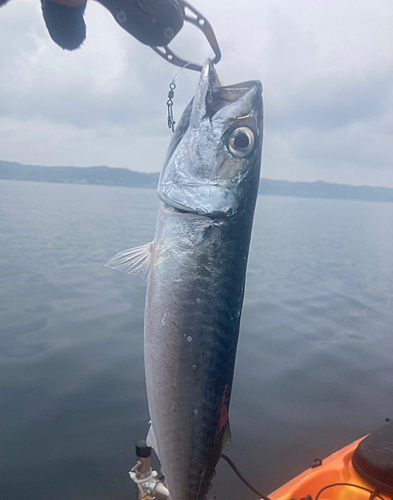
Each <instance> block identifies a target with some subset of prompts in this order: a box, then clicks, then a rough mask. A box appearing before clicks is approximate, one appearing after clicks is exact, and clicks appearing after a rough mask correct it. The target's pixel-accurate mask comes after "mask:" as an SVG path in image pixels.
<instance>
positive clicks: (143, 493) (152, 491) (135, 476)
mask: <svg viewBox="0 0 393 500" xmlns="http://www.w3.org/2000/svg"><path fill="white" fill-rule="evenodd" d="M135 449H136V456H137V459H138V461H137V463H136V464H135V465H134V467H133V468H132V469H131V470H130V472H129V474H130V478H131V479H132V480H133V481H134V483H135V484H136V485H137V487H138V490H139V497H138V498H139V499H140V500H142V499H144V500H154V499H156V498H163V499H168V498H169V491H168V490H167V489H166V487H165V486H164V484H163V482H162V481H161V480H160V479H158V477H157V476H158V473H157V472H156V471H155V470H152V469H151V467H150V457H151V448H150V447H149V446H147V445H146V441H138V442H137V444H136V446H135Z"/></svg>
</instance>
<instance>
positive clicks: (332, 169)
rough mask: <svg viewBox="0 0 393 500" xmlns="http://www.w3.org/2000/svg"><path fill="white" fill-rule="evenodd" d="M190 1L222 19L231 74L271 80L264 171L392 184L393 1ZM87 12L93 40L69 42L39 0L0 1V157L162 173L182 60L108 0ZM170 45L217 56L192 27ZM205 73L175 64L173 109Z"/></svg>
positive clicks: (223, 70) (224, 75) (220, 34)
mask: <svg viewBox="0 0 393 500" xmlns="http://www.w3.org/2000/svg"><path fill="white" fill-rule="evenodd" d="M192 3H193V5H194V6H195V7H196V8H197V9H198V10H200V11H201V12H202V13H203V14H204V15H205V16H206V17H207V18H208V19H209V21H210V22H211V23H212V25H213V28H214V30H215V32H216V35H217V38H218V41H219V43H220V46H221V51H222V54H223V57H222V61H221V62H220V63H219V64H218V65H217V71H218V73H219V75H220V77H221V80H222V81H223V82H224V84H231V83H237V82H240V81H243V80H250V79H259V80H261V81H262V84H263V88H264V105H265V132H264V146H263V163H262V176H263V177H267V178H270V179H286V180H291V181H315V180H324V181H327V182H337V183H342V184H354V185H361V184H367V185H374V186H388V187H393V165H392V164H393V161H392V160H393V137H392V135H393V91H392V89H393V29H392V26H393V2H392V1H391V0H296V1H295V0H241V1H234V0H214V1H212V0H193V1H192ZM85 19H86V24H87V40H86V41H85V43H84V45H83V46H82V48H81V49H79V50H77V51H74V52H67V51H63V50H62V49H60V48H59V47H58V46H57V45H55V44H54V43H53V42H52V41H51V39H50V38H49V35H48V33H47V31H46V28H45V25H44V21H43V19H42V16H41V13H40V3H39V1H38V0H36V1H34V0H11V1H10V2H9V4H7V5H6V6H5V7H2V8H1V9H0V47H1V51H0V160H8V161H18V162H21V163H29V164H39V165H75V166H93V165H107V166H110V167H125V168H129V169H131V170H138V171H145V172H158V171H159V170H160V169H161V165H162V162H163V158H164V155H165V150H166V148H167V146H168V143H169V140H170V133H169V131H168V128H167V125H166V100H167V93H168V87H169V83H170V82H171V80H172V78H173V77H174V76H175V75H176V74H177V72H178V69H177V68H176V67H175V66H172V65H170V64H169V63H167V62H165V61H164V60H163V59H161V58H160V57H159V56H157V55H156V54H155V53H154V52H153V51H152V50H151V49H150V48H149V47H146V46H143V45H142V44H140V43H139V42H137V41H136V40H135V39H134V38H132V37H131V36H130V35H129V34H127V33H126V32H125V31H123V30H122V29H121V28H120V27H119V25H118V24H117V23H116V22H115V21H114V19H113V17H112V16H111V14H110V13H109V12H108V11H107V10H106V9H105V8H104V7H102V6H101V5H100V4H97V3H95V2H94V1H90V3H88V6H87V9H86V15H85ZM171 47H173V48H174V49H175V48H176V51H177V52H178V53H179V55H181V56H184V57H189V58H192V59H193V60H197V61H199V62H203V60H204V59H205V58H206V57H208V56H210V55H211V53H210V50H209V47H208V46H207V45H206V44H204V42H203V40H202V38H201V37H200V36H198V34H197V33H196V29H195V28H193V27H189V29H187V30H184V32H183V33H181V34H180V35H178V37H177V40H175V41H174V42H173V44H172V45H171ZM197 81H198V74H197V73H196V72H193V71H190V70H183V71H182V73H181V74H180V75H179V77H178V79H177V82H176V83H177V89H176V93H175V98H174V112H175V115H176V118H177V119H178V118H179V117H180V114H181V112H182V110H183V108H184V107H185V105H186V104H187V102H188V101H189V100H190V98H191V97H192V95H193V94H194V91H195V86H196V83H197Z"/></svg>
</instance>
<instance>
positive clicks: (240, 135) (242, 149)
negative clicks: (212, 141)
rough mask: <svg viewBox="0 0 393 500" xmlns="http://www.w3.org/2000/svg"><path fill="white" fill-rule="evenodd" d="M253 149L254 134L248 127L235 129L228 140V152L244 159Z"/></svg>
mask: <svg viewBox="0 0 393 500" xmlns="http://www.w3.org/2000/svg"><path fill="white" fill-rule="evenodd" d="M253 149H254V133H253V131H252V130H251V129H249V128H248V127H239V128H236V129H235V130H234V131H233V132H232V133H231V135H230V136H229V140H228V150H229V152H230V153H231V154H233V156H236V157H238V158H244V157H245V156H247V155H249V154H250V153H251V151H252V150H253Z"/></svg>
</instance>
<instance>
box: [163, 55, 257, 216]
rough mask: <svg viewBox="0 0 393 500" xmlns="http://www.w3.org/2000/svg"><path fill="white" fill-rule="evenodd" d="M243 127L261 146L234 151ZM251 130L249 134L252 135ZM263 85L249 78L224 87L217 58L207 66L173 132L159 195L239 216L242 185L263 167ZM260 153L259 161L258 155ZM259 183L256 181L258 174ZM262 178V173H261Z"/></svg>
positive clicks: (183, 205) (184, 206) (185, 206)
mask: <svg viewBox="0 0 393 500" xmlns="http://www.w3.org/2000/svg"><path fill="white" fill-rule="evenodd" d="M236 129H240V131H242V130H243V132H244V133H243V135H242V136H241V137H243V140H246V145H247V144H248V143H247V141H248V138H250V140H251V143H252V144H253V145H255V147H253V148H250V150H249V152H247V153H244V154H243V152H242V155H241V154H238V155H236V154H233V148H232V149H231V147H230V141H231V140H232V143H233V141H234V140H235V137H236V134H235V135H233V133H234V131H235V130H236ZM247 134H248V136H247ZM261 145H262V85H261V83H260V82H259V81H254V80H251V81H246V82H242V83H237V84H234V85H228V86H224V85H222V84H221V82H220V79H219V77H218V75H217V73H216V70H215V68H214V65H213V63H212V61H211V60H209V59H208V60H207V61H206V62H205V63H204V65H203V68H202V71H201V76H200V80H199V85H198V88H197V91H196V94H195V96H194V98H193V100H192V101H191V102H190V104H189V105H188V106H187V108H186V109H185V111H184V113H183V115H182V117H181V119H180V121H179V124H178V127H177V129H176V131H175V134H174V135H173V137H172V140H171V143H170V145H169V149H168V152H167V157H166V160H165V163H164V166H163V168H162V170H161V175H160V179H159V183H158V188H157V194H158V197H159V198H160V199H161V201H163V202H164V203H165V204H167V205H170V206H172V207H174V208H176V209H178V210H182V211H187V212H193V213H197V214H200V215H208V216H213V217H217V216H221V215H222V216H231V215H234V214H235V213H236V211H237V209H238V207H239V204H240V202H241V200H240V198H241V197H242V196H243V194H242V193H243V191H244V190H243V189H242V187H241V184H244V183H243V181H244V180H245V179H246V177H247V176H248V177H249V176H250V172H249V170H250V169H252V168H253V165H254V166H255V168H254V170H255V169H259V168H260V151H261ZM258 157H259V161H253V159H254V160H256V159H257V158H258ZM252 177H253V182H255V180H254V177H255V175H254V174H253V175H252ZM257 179H259V177H257Z"/></svg>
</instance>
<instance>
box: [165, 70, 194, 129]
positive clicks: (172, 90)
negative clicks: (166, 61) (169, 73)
mask: <svg viewBox="0 0 393 500" xmlns="http://www.w3.org/2000/svg"><path fill="white" fill-rule="evenodd" d="M190 64H191V63H189V62H188V63H187V64H185V65H184V66H183V67H182V68H181V69H180V71H178V72H177V74H176V76H175V77H174V78H173V80H172V81H171V83H170V84H169V92H168V100H167V102H166V105H167V106H168V128H169V130H171V131H172V134H173V133H174V132H175V123H176V122H175V120H174V119H173V97H174V95H175V88H176V80H177V77H178V76H179V75H180V73H181V72H182V71H183V69H184V68H187V66H188V65H190Z"/></svg>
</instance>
